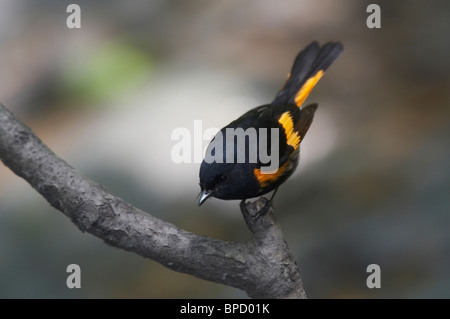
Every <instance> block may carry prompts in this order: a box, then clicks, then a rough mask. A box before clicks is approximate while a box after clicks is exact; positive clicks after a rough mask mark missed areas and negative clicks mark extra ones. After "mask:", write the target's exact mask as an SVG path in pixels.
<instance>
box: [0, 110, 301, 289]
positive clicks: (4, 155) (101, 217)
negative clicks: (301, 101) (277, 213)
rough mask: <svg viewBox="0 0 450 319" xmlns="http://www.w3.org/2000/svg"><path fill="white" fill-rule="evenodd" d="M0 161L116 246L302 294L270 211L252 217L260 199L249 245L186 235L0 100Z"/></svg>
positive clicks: (206, 274) (206, 275)
mask: <svg viewBox="0 0 450 319" xmlns="http://www.w3.org/2000/svg"><path fill="white" fill-rule="evenodd" d="M0 159H1V160H2V161H3V163H4V164H5V165H6V166H8V167H9V168H10V169H11V170H12V171H13V172H14V173H16V174H17V175H18V176H20V177H22V178H23V179H25V180H26V181H27V182H28V183H29V184H30V185H31V186H32V187H33V188H34V189H35V190H36V191H38V192H39V193H40V194H41V195H42V196H43V197H44V198H45V199H46V200H47V201H48V202H49V203H50V204H51V205H52V206H53V207H55V208H56V209H58V210H60V211H61V212H63V213H64V214H65V215H66V216H67V217H69V218H70V219H71V221H72V222H73V223H74V224H75V225H77V227H78V228H79V229H80V230H81V231H83V232H88V233H90V234H93V235H94V236H97V237H99V238H101V239H103V240H104V241H105V242H106V243H107V244H109V245H111V246H113V247H117V248H121V249H124V250H127V251H132V252H135V253H137V254H139V255H141V256H143V257H145V258H150V259H152V260H155V261H157V262H159V263H160V264H162V265H163V266H165V267H167V268H170V269H172V270H175V271H178V272H183V273H187V274H190V275H193V276H196V277H198V278H202V279H206V280H210V281H213V282H217V283H222V284H226V285H230V286H233V287H236V288H239V289H242V290H244V291H246V292H247V294H248V295H249V296H250V297H252V298H306V294H305V291H304V290H303V285H302V281H301V278H300V274H299V271H298V267H297V265H296V263H295V261H294V259H293V258H292V256H291V254H290V253H289V250H288V247H287V245H286V243H285V241H284V240H283V236H282V232H281V230H280V227H279V225H278V224H277V223H276V222H275V220H274V218H273V211H272V209H270V211H269V212H268V213H267V214H266V215H264V216H262V217H259V218H258V217H255V216H256V212H258V211H259V209H260V208H261V207H262V205H264V204H265V200H264V199H263V198H261V199H259V200H257V201H255V202H253V203H248V204H246V209H247V213H244V214H245V216H244V217H245V220H246V223H247V225H248V227H249V229H250V230H251V239H250V240H249V241H248V242H246V243H233V242H225V241H220V240H216V239H213V238H209V237H205V236H199V235H196V234H192V233H189V232H187V231H184V230H182V229H180V228H178V227H176V226H174V225H172V224H170V223H167V222H165V221H162V220H160V219H158V218H155V217H153V216H151V215H150V214H147V213H145V212H143V211H141V210H139V209H137V208H135V207H133V206H132V205H130V204H129V203H127V202H125V201H124V200H122V199H121V198H119V197H116V196H113V195H111V194H109V193H108V192H107V191H106V190H105V189H104V188H103V187H102V186H101V185H99V184H97V183H95V182H93V181H91V180H89V179H88V178H87V177H85V176H83V175H82V174H81V173H80V172H78V171H76V170H75V169H74V168H73V167H71V166H70V165H69V164H67V163H66V162H65V161H63V160H62V159H60V158H59V157H57V156H56V155H55V154H54V153H53V152H52V151H51V150H50V149H49V148H48V147H47V146H46V145H44V144H43V143H42V142H41V141H40V140H39V138H38V137H36V135H35V134H34V133H33V132H32V131H31V130H30V129H29V128H28V127H26V126H25V125H24V124H23V123H22V122H20V120H18V119H17V118H16V117H15V116H14V115H13V114H12V113H11V112H10V111H8V110H7V109H6V108H5V107H4V106H3V105H1V104H0Z"/></svg>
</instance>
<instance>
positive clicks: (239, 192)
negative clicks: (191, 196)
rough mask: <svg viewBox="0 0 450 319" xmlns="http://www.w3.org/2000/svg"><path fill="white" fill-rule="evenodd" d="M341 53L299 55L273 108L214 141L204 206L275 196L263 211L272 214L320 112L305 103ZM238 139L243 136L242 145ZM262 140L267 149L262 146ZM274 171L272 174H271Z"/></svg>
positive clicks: (255, 112) (203, 182)
mask: <svg viewBox="0 0 450 319" xmlns="http://www.w3.org/2000/svg"><path fill="white" fill-rule="evenodd" d="M342 51H343V45H342V44H341V43H340V42H327V43H326V44H324V45H322V46H320V45H319V43H318V42H317V41H313V42H312V43H310V44H309V45H308V46H306V47H305V48H304V49H303V50H302V51H300V52H299V53H298V54H297V56H296V58H295V60H294V64H293V66H292V69H291V72H290V73H289V74H288V76H287V79H286V81H285V83H284V85H283V86H282V87H281V89H280V91H279V92H278V94H277V95H276V96H275V98H274V100H273V101H272V102H271V103H269V104H264V105H261V106H258V107H255V108H253V109H251V110H250V111H248V112H246V113H244V114H243V115H242V116H240V117H239V118H238V119H236V120H234V121H233V122H231V123H230V124H228V125H226V126H225V127H223V128H222V129H221V130H220V131H219V132H218V133H217V134H216V135H215V136H214V138H213V139H212V140H211V142H210V144H209V145H208V147H207V149H206V154H205V156H204V158H203V161H202V163H201V165H200V171H199V179H200V183H199V185H200V189H201V191H200V194H199V195H198V197H197V198H199V201H198V205H199V206H201V205H202V204H203V203H204V202H205V201H206V200H207V199H208V198H210V197H215V198H218V199H222V200H241V207H242V205H244V206H245V202H246V200H247V199H250V198H254V197H259V196H262V195H265V194H267V193H270V192H271V191H274V192H273V194H272V196H271V198H270V200H267V199H266V200H267V201H266V205H265V209H263V210H264V211H267V209H268V207H270V205H271V204H272V201H273V198H274V196H275V194H276V193H277V190H278V188H279V187H280V185H281V184H283V183H284V182H286V180H287V179H288V178H289V177H290V176H291V175H292V173H293V172H294V171H295V169H296V167H297V166H298V163H299V150H300V143H301V141H303V140H304V138H305V135H306V133H307V131H308V129H309V127H310V125H311V123H312V120H313V117H314V113H315V112H316V110H317V107H318V105H317V104H316V103H313V104H309V105H306V106H303V103H304V101H305V100H306V98H307V97H308V95H309V93H310V92H311V90H312V89H313V88H314V87H315V85H316V84H317V82H318V81H319V80H320V79H321V78H322V76H323V74H324V72H325V71H326V70H327V69H328V67H329V66H330V65H331V64H332V63H333V62H334V61H335V60H336V59H337V57H338V56H339V55H340V54H341V53H342ZM238 133H239V134H241V135H239V134H238ZM246 133H247V134H246ZM263 133H264V134H263ZM232 134H234V135H232ZM277 135H278V138H277ZM239 136H241V137H242V136H243V138H241V142H239V141H238V139H239ZM263 138H265V140H266V141H265V144H264V143H262V142H261V141H262V140H263ZM255 150H256V153H257V154H256V156H255V154H253V153H254V152H255ZM252 151H253V153H252ZM269 153H270V154H271V155H278V157H275V156H272V157H271V159H270V165H268V164H269V163H268V162H267V156H268V154H269ZM263 155H264V156H263ZM270 166H272V169H268V168H267V167H269V168H270ZM273 166H275V167H273ZM263 210H261V211H263Z"/></svg>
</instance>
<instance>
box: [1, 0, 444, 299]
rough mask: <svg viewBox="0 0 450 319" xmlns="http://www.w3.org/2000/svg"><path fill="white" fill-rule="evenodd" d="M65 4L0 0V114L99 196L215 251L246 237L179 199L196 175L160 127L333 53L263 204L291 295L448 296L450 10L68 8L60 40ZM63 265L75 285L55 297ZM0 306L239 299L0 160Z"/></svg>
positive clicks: (153, 4)
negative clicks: (286, 261)
mask: <svg viewBox="0 0 450 319" xmlns="http://www.w3.org/2000/svg"><path fill="white" fill-rule="evenodd" d="M72 2H73V1H61V0H60V1H44V0H39V1H25V0H0V52H1V59H0V102H1V103H3V104H4V105H5V106H7V107H8V108H9V109H10V110H12V111H13V112H14V113H15V114H16V115H17V116H18V117H19V118H21V119H22V120H23V121H24V122H25V123H26V124H27V125H28V126H30V127H31V128H32V129H33V130H34V131H35V132H36V134H37V135H38V136H39V137H40V138H41V139H42V140H43V141H44V142H45V143H46V144H47V145H48V146H49V147H50V148H51V149H52V150H53V151H54V152H55V153H56V154H58V155H59V156H60V157H62V158H63V159H65V160H66V161H67V162H68V163H70V164H71V165H72V166H74V167H76V168H77V169H78V170H80V171H81V172H82V173H83V174H85V175H87V176H88V177H90V178H91V179H93V180H94V181H96V182H98V183H101V184H103V185H104V186H105V187H106V188H107V189H108V190H109V191H111V192H112V193H113V194H115V195H118V196H120V197H122V198H124V199H125V200H127V201H129V202H130V203H132V204H133V205H134V206H136V207H139V208H141V209H143V210H144V211H147V212H149V213H151V214H153V215H154V216H156V217H158V218H161V219H164V220H166V221H168V222H171V223H174V224H175V225H177V226H179V227H181V228H184V229H186V230H188V231H191V232H195V233H198V234H202V235H207V236H211V237H214V238H218V239H222V240H227V241H241V242H242V241H246V240H247V239H248V238H249V236H250V234H249V231H248V229H247V228H246V226H245V224H244V222H243V219H242V216H241V214H240V212H239V209H238V202H237V201H230V202H225V201H219V200H214V199H213V200H209V201H208V202H207V203H206V204H205V205H203V206H202V207H200V208H199V207H197V201H196V195H197V194H198V192H199V187H198V169H199V166H200V164H199V163H191V164H175V163H173V161H172V160H171V150H172V148H173V146H174V145H175V144H176V143H177V141H174V140H172V139H171V133H172V131H173V130H174V129H176V128H180V127H184V128H187V129H188V130H190V131H191V132H193V129H194V120H202V125H203V131H204V130H206V129H207V128H210V127H216V128H221V127H223V126H224V125H226V124H228V123H229V122H231V121H232V120H234V119H235V118H237V117H238V116H240V115H241V114H243V113H244V112H245V111H247V110H249V109H250V108H253V107H255V106H257V105H260V104H264V103H267V102H270V101H271V100H272V99H273V97H274V96H275V94H276V93H277V91H278V89H279V88H280V87H281V85H282V84H283V82H284V80H285V77H286V74H287V73H288V72H289V70H290V68H291V66H292V62H293V59H294V57H295V55H296V54H297V53H298V52H299V51H300V50H301V49H303V48H304V47H305V46H306V45H308V44H309V43H310V42H311V41H313V40H318V41H319V42H321V43H324V42H326V41H330V40H332V41H341V42H342V43H343V44H344V47H345V50H344V53H343V54H342V55H341V56H340V57H339V58H338V60H337V61H336V62H335V63H334V64H333V65H332V66H331V67H330V69H329V70H328V72H327V73H326V75H325V76H324V77H323V79H322V80H321V81H320V83H319V85H318V86H317V87H316V88H315V90H314V91H313V93H312V94H311V95H310V97H309V98H308V100H307V102H318V103H319V110H318V112H317V113H316V117H315V119H314V122H313V124H312V127H311V129H310V132H309V133H308V136H307V138H306V139H305V141H304V142H302V151H301V162H300V166H299V168H298V170H297V172H296V173H295V175H294V176H293V177H292V178H291V179H289V181H288V182H286V183H285V184H284V185H283V186H282V187H281V188H280V191H279V192H278V194H277V197H276V199H275V207H276V218H277V220H278V221H279V223H280V224H281V227H282V229H283V231H284V234H285V239H286V241H287V243H288V245H289V247H290V249H291V250H292V253H293V254H294V256H295V259H296V261H297V263H298V265H299V267H300V270H301V274H302V277H303V281H304V285H305V289H306V292H307V293H308V295H309V297H310V298H436V297H437V298H449V297H450V227H449V225H450V215H449V210H450V199H449V190H450V170H449V164H448V163H449V162H450V150H449V141H450V128H449V125H448V124H449V117H450V107H449V106H450V103H449V102H450V90H449V87H450V78H449V74H450V63H449V56H450V55H449V53H450V41H449V38H448V34H449V31H450V19H449V18H448V16H449V13H450V2H448V1H434V2H433V4H432V5H428V4H425V3H424V2H423V1H408V2H407V3H405V2H396V1H395V2H394V1H374V2H376V3H377V4H379V5H380V7H381V29H369V28H367V26H366V19H367V17H368V15H369V13H366V8H367V5H368V4H370V3H372V1H357V0H344V1H339V2H338V1H333V0H316V1H312V0H308V1H306V0H304V1H299V0H293V1H256V0H252V1H245V2H242V1H237V0H230V1H200V0H197V1H166V0H159V1H144V0H142V1H141V0H132V1H126V2H124V1H118V0H117V1H104V0H103V1H100V0H97V1H86V0H84V1H81V0H80V1H76V3H77V4H78V5H79V6H80V7H81V29H68V28H67V26H66V19H67V17H68V16H69V13H66V8H67V6H68V5H69V4H70V3H72ZM191 138H192V140H193V139H194V136H192V137H191ZM207 143H208V141H207V140H205V141H203V146H204V147H206V145H207ZM192 158H193V156H192ZM72 263H75V264H78V265H80V267H81V286H82V288H81V289H72V290H71V289H68V288H67V287H66V278H67V276H68V274H67V273H66V267H67V265H69V264H72ZM369 264H378V265H380V267H381V288H380V289H368V288H367V286H366V278H367V276H368V275H369V274H368V273H366V268H367V266H368V265H369ZM0 297H2V298H35V297H38V298H56V297H61V298H81V297H83V298H229V297H231V298H246V297H247V296H246V294H245V293H244V292H242V291H240V290H237V289H234V288H231V287H227V286H224V285H219V284H215V283H211V282H207V281H203V280H200V279H197V278H194V277H192V276H189V275H185V274H179V273H175V272H172V271H170V270H167V269H166V268H164V267H163V266H161V265H159V264H158V263H156V262H154V261H151V260H147V259H144V258H142V257H139V256H137V255H135V254H132V253H127V252H124V251H121V250H118V249H115V248H112V247H110V246H108V245H106V244H104V243H103V242H102V241H101V240H100V239H98V238H95V237H93V236H92V235H89V234H85V233H82V232H80V231H79V230H78V229H77V228H76V227H75V226H74V225H73V224H72V223H71V222H70V221H69V219H68V218H66V217H65V216H64V215H63V214H61V213H60V212H58V211H56V210H55V209H53V208H52V207H51V206H50V205H49V204H48V203H47V202H46V201H45V200H44V199H43V198H42V197H41V196H40V195H39V194H37V193H36V192H35V191H34V190H33V189H32V188H31V187H30V186H29V185H28V184H27V183H26V182H24V181H23V180H22V179H20V178H18V177H17V176H15V175H14V174H13V173H12V172H11V171H10V170H9V169H8V168H6V167H5V166H4V165H3V164H0Z"/></svg>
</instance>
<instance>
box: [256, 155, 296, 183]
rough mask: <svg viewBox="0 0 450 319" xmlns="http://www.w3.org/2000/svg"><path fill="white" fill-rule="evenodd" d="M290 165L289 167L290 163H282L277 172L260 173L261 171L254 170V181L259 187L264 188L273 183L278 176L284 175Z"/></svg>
mask: <svg viewBox="0 0 450 319" xmlns="http://www.w3.org/2000/svg"><path fill="white" fill-rule="evenodd" d="M290 165H291V163H290V161H287V162H286V163H284V165H283V166H281V167H280V168H279V169H277V170H274V171H269V172H264V173H262V172H261V169H259V168H255V169H254V170H253V173H254V174H255V176H256V179H257V180H258V182H259V185H261V187H266V186H267V185H269V184H270V183H272V182H275V181H276V180H277V179H278V178H279V177H280V176H282V175H284V173H285V172H286V170H287V169H288V168H289V167H290Z"/></svg>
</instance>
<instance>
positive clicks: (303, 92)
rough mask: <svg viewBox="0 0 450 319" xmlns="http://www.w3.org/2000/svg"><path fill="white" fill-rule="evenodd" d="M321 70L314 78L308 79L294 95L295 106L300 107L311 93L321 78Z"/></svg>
mask: <svg viewBox="0 0 450 319" xmlns="http://www.w3.org/2000/svg"><path fill="white" fill-rule="evenodd" d="M323 74H324V72H323V70H319V72H317V73H316V74H315V75H314V76H312V77H310V78H309V79H308V80H307V81H306V82H305V84H303V85H302V87H301V88H300V90H298V92H297V94H296V95H295V104H296V105H297V106H298V107H300V106H301V105H302V104H303V102H304V101H305V100H306V98H307V97H308V95H309V93H311V91H312V89H313V88H314V87H315V86H316V84H317V82H319V80H320V78H321V77H322V76H323Z"/></svg>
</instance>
